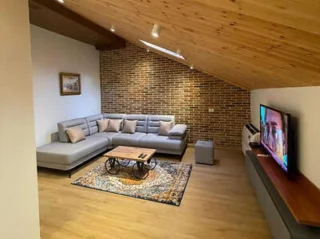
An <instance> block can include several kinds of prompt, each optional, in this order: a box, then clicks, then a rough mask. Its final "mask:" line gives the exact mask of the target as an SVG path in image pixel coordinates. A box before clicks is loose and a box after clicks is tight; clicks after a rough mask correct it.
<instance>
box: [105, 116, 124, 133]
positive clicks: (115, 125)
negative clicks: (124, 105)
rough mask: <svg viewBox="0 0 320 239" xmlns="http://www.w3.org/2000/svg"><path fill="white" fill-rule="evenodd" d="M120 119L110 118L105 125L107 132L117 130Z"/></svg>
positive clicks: (118, 129)
mask: <svg viewBox="0 0 320 239" xmlns="http://www.w3.org/2000/svg"><path fill="white" fill-rule="evenodd" d="M121 123H122V120H116V119H110V120H109V124H108V127H107V130H106V131H107V132H119V131H120V127H121Z"/></svg>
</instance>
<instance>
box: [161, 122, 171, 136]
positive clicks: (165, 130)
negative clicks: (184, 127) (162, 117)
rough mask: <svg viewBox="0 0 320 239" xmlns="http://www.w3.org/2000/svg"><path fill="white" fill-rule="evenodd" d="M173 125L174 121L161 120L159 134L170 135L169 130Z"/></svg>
mask: <svg viewBox="0 0 320 239" xmlns="http://www.w3.org/2000/svg"><path fill="white" fill-rule="evenodd" d="M172 125H173V123H172V122H165V121H160V126H159V135H164V136H168V135H169V131H170V130H171V128H172Z"/></svg>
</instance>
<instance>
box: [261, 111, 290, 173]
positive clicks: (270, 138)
mask: <svg viewBox="0 0 320 239" xmlns="http://www.w3.org/2000/svg"><path fill="white" fill-rule="evenodd" d="M292 140H293V139H292V133H291V116H290V114H287V113H284V112H282V111H280V110H277V109H273V108H271V107H268V106H265V105H260V144H261V145H262V146H263V148H264V149H265V150H266V151H267V152H268V153H269V154H270V155H271V157H272V158H273V159H274V160H275V161H276V162H277V163H278V164H279V165H280V166H281V168H282V169H283V170H284V171H285V172H286V173H287V174H288V175H290V174H292V173H293V171H294V170H295V169H294V167H295V162H294V159H293V158H292V145H293V144H292Z"/></svg>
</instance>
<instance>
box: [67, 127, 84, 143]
mask: <svg viewBox="0 0 320 239" xmlns="http://www.w3.org/2000/svg"><path fill="white" fill-rule="evenodd" d="M66 132H67V135H68V136H69V139H70V141H71V143H73V144H75V143H77V142H79V141H81V140H84V139H86V136H85V135H84V132H83V130H82V129H81V128H80V127H73V128H68V129H66Z"/></svg>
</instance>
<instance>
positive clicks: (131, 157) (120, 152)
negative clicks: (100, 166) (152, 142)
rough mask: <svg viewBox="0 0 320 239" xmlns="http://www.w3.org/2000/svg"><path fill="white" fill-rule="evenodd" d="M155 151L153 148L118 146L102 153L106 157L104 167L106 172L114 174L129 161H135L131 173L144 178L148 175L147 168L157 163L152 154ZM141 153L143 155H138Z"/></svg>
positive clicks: (153, 166) (151, 167) (149, 168)
mask: <svg viewBox="0 0 320 239" xmlns="http://www.w3.org/2000/svg"><path fill="white" fill-rule="evenodd" d="M155 152H156V150H155V149H147V148H137V147H127V146H118V147H116V148H115V149H113V150H111V151H109V152H108V153H106V154H104V155H103V156H104V157H107V158H108V159H107V160H106V162H105V168H106V170H107V172H108V173H110V174H114V175H115V174H118V173H119V171H120V169H121V167H127V166H128V165H129V163H130V161H135V162H136V163H135V164H134V165H133V166H132V173H133V175H134V176H135V177H136V178H138V179H145V178H147V177H148V175H149V170H152V169H154V168H155V167H156V165H157V160H156V158H155V157H154V156H153V155H154V154H155ZM141 154H144V155H145V157H143V158H142V157H139V156H140V155H141Z"/></svg>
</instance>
